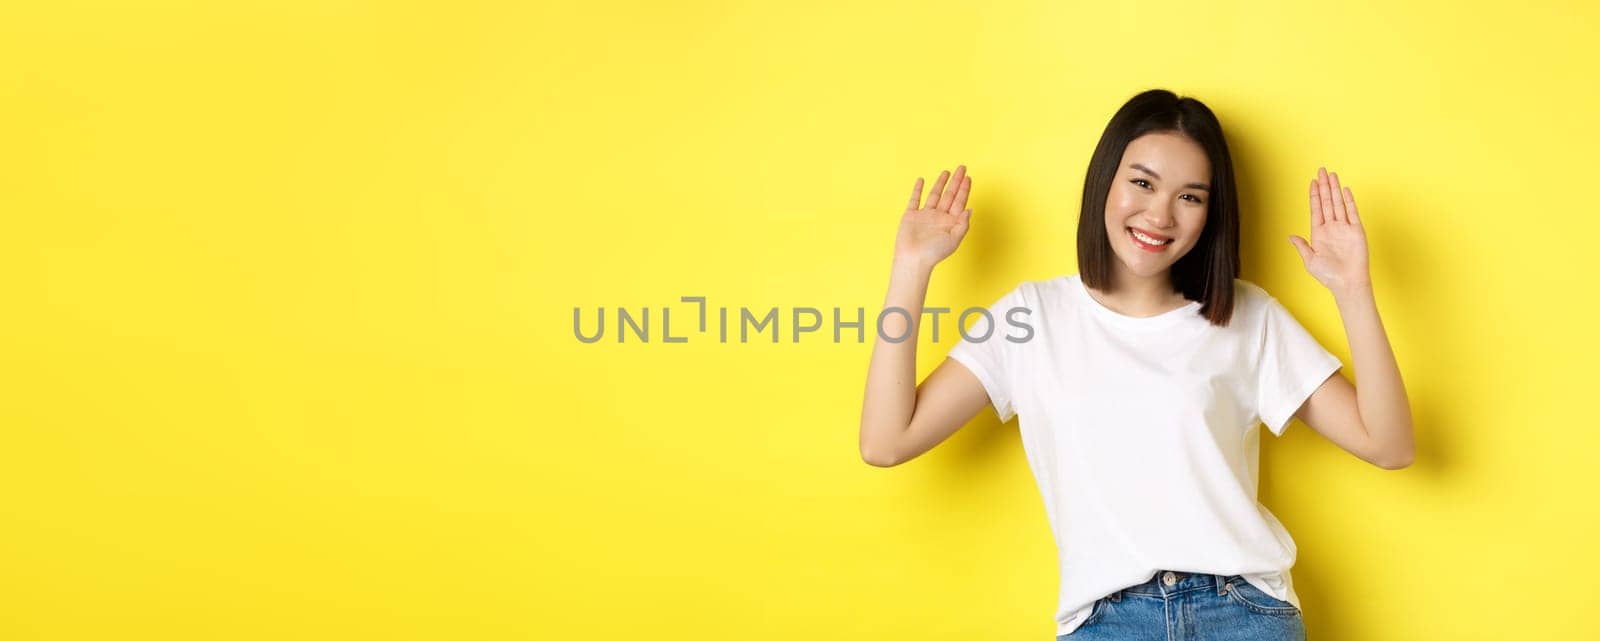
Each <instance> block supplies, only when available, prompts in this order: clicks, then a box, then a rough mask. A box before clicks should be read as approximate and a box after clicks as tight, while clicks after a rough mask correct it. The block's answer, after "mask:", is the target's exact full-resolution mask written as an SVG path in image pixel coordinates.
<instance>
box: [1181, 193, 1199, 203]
mask: <svg viewBox="0 0 1600 641" xmlns="http://www.w3.org/2000/svg"><path fill="white" fill-rule="evenodd" d="M1180 198H1188V199H1189V200H1190V201H1193V202H1194V203H1195V204H1196V205H1204V204H1205V201H1203V200H1200V198H1199V197H1198V196H1195V195H1194V194H1184V195H1182V196H1180Z"/></svg>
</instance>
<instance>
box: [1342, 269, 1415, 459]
mask: <svg viewBox="0 0 1600 641" xmlns="http://www.w3.org/2000/svg"><path fill="white" fill-rule="evenodd" d="M1334 300H1335V302H1336V303H1337V304H1338V306H1339V315H1340V317H1341V318H1342V319H1343V320H1344V330H1345V334H1346V336H1347V337H1348V338H1349V341H1350V358H1351V360H1352V361H1353V363H1354V366H1355V377H1356V406H1357V408H1358V409H1359V410H1360V413H1361V423H1362V425H1363V426H1364V427H1365V428H1366V430H1367V435H1368V437H1370V438H1371V439H1372V441H1373V443H1375V444H1376V445H1377V446H1378V448H1379V449H1381V450H1382V451H1384V452H1386V453H1388V454H1389V455H1390V456H1392V457H1393V458H1395V459H1399V460H1404V461H1409V460H1410V459H1411V457H1412V454H1413V452H1414V450H1415V443H1414V440H1413V435H1412V425H1411V404H1410V402H1409V401H1408V400H1407V399H1406V389H1405V384H1404V383H1403V382H1401V380H1400V366H1399V364H1397V363H1396V362H1395V358H1394V350H1393V349H1391V347H1390V346H1389V337H1388V335H1387V334H1386V333H1385V332H1384V330H1383V320H1382V319H1381V318H1380V317H1379V316H1378V303H1377V299H1376V298H1375V297H1374V296H1373V293H1372V285H1371V284H1370V283H1362V284H1358V285H1356V286H1352V287H1349V288H1345V289H1341V290H1335V291H1334Z"/></svg>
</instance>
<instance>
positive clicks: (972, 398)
mask: <svg viewBox="0 0 1600 641" xmlns="http://www.w3.org/2000/svg"><path fill="white" fill-rule="evenodd" d="M947 179H948V180H947ZM922 186H923V183H922V179H920V178H919V179H917V181H916V185H915V186H914V187H913V188H912V193H911V202H910V203H909V205H908V206H907V208H906V212H905V215H904V216H903V217H902V218H901V222H900V230H899V235H898V238H897V239H896V241H895V254H894V262H893V270H892V272H891V275H890V279H889V291H888V295H887V297H886V299H885V303H884V305H885V308H886V309H887V308H889V307H898V308H902V309H904V310H906V311H907V312H909V313H908V314H905V315H901V314H886V315H884V316H883V317H882V323H883V327H882V328H881V331H880V332H879V338H878V340H877V343H876V345H875V347H874V348H873V352H872V361H871V364H870V366H869V368H868V372H867V385H866V397H865V401H864V403H863V406H862V411H861V442H860V446H861V454H862V457H863V458H864V459H865V460H866V461H867V462H868V463H871V464H873V465H877V466H893V465H898V464H900V463H904V462H906V461H908V460H911V459H913V458H915V457H917V456H918V455H920V454H922V453H923V452H926V451H928V450H929V449H930V448H932V447H933V446H934V445H937V444H938V443H940V442H942V441H944V440H945V439H946V438H947V437H949V436H950V434H951V433H953V432H955V431H956V430H957V429H958V428H960V427H961V426H962V425H964V424H966V423H967V421H969V420H970V419H972V418H973V417H974V416H976V415H977V413H978V412H979V411H980V410H982V409H983V407H984V406H985V405H992V406H993V407H994V408H995V412H996V414H997V415H998V416H999V417H1000V420H1001V421H1002V422H1005V421H1009V420H1010V418H1011V417H1012V416H1019V417H1020V429H1021V430H1022V441H1023V447H1024V450H1025V451H1026V453H1027V459H1028V464H1029V467H1030V468H1032V471H1033V474H1034V478H1035V480H1037V481H1038V483H1039V489H1040V493H1041V495H1042V497H1043V498H1044V502H1045V508H1046V512H1047V514H1048V517H1049V521H1050V525H1051V529H1052V532H1053V534H1054V536H1055V539H1056V544H1057V546H1058V552H1059V561H1060V572H1061V593H1060V600H1059V603H1058V610H1057V612H1056V624H1057V625H1056V634H1057V635H1058V636H1060V637H1068V636H1070V637H1072V638H1084V639H1167V638H1169V634H1171V633H1174V632H1176V631H1184V632H1183V633H1184V634H1185V635H1187V636H1185V638H1197V639H1303V638H1304V637H1305V628H1304V622H1303V620H1302V618H1301V615H1300V608H1299V603H1300V601H1299V597H1298V596H1296V594H1295V592H1294V589H1293V585H1292V583H1291V581H1290V576H1289V568H1290V566H1292V565H1293V564H1294V559H1295V553H1296V548H1295V544H1294V541H1293V539H1292V538H1291V537H1290V536H1289V534H1288V532H1286V531H1285V530H1284V528H1283V525H1282V524H1281V523H1280V522H1279V521H1278V520H1277V519H1276V518H1275V517H1274V516H1273V515H1272V513H1271V512H1270V511H1268V510H1267V509H1266V508H1265V507H1263V506H1261V504H1260V503H1259V502H1258V501H1257V500H1256V489H1257V488H1256V481H1257V469H1258V468H1257V462H1258V458H1257V455H1258V451H1259V443H1260V438H1259V437H1260V430H1259V427H1260V425H1261V424H1263V423H1265V424H1266V426H1267V427H1268V429H1270V430H1271V431H1272V433H1273V434H1274V435H1280V434H1282V433H1283V430H1284V428H1285V427H1287V426H1288V423H1289V421H1290V419H1291V418H1298V419H1300V420H1301V421H1303V422H1304V423H1305V424H1306V425H1309V426H1310V427H1311V428H1312V429H1314V430H1316V431H1317V432H1318V433H1319V434H1322V435H1323V436H1324V437H1326V438H1328V439H1329V440H1331V441H1333V442H1334V444H1336V445H1338V446H1339V447H1340V448H1343V449H1344V450H1346V451H1348V452H1350V453H1351V454H1354V455H1356V456H1357V457H1360V458H1361V459H1362V460H1365V461H1367V462H1369V463H1372V464H1373V465H1377V466H1379V467H1381V468H1384V469H1398V468H1402V467H1405V466H1406V465H1409V464H1410V462H1411V458H1412V451H1413V439H1412V428H1411V414H1410V409H1409V407H1408V403H1407V400H1406V394H1405V388H1404V387H1403V385H1402V383H1401V380H1400V372H1399V368H1398V366H1397V365H1396V364H1395V359H1394V354H1393V353H1392V351H1391V350H1390V347H1389V342H1388V338H1387V336H1386V335H1385V334H1384V330H1383V325H1382V323H1381V321H1380V320H1379V317H1378V308H1377V304H1376V303H1375V301H1374V298H1373V293H1372V281H1371V278H1370V276H1369V273H1368V269H1367V243H1366V238H1365V235H1364V232H1363V231H1362V227H1361V217H1360V215H1359V214H1358V213H1357V211H1356V203H1355V197H1354V195H1353V194H1352V193H1351V191H1350V189H1349V188H1348V187H1341V185H1340V184H1339V176H1338V174H1330V173H1328V172H1327V171H1325V170H1321V169H1319V170H1318V172H1317V177H1316V178H1315V179H1313V180H1312V181H1311V185H1310V208H1311V234H1310V240H1309V241H1307V240H1306V239H1303V238H1300V237H1297V236H1291V237H1290V239H1289V240H1290V242H1291V243H1292V244H1293V245H1294V247H1295V249H1296V250H1297V251H1298V252H1299V253H1300V258H1301V259H1302V261H1303V262H1304V264H1305V267H1306V270H1307V271H1309V272H1310V273H1311V275H1312V276H1313V277H1314V278H1315V279H1316V280H1317V282H1319V283H1321V284H1322V285H1323V286H1324V287H1326V288H1327V289H1328V290H1329V291H1330V292H1332V294H1333V296H1334V300H1335V301H1336V303H1337V305H1338V308H1339V313H1340V315H1341V316H1342V317H1343V320H1344V328H1345V332H1346V335H1347V336H1348V338H1349V342H1350V352H1351V358H1352V360H1353V362H1354V365H1355V369H1356V374H1357V376H1358V377H1359V379H1360V381H1361V387H1360V391H1359V393H1358V392H1357V389H1356V387H1355V386H1354V385H1352V384H1351V383H1350V381H1348V380H1346V379H1345V377H1343V376H1340V375H1338V373H1339V368H1340V365H1341V364H1340V362H1339V359H1338V358H1337V357H1335V356H1333V355H1332V354H1331V353H1329V352H1328V351H1327V350H1326V349H1323V347H1322V346H1321V345H1319V344H1318V343H1317V341H1316V340H1315V339H1314V338H1312V337H1311V335H1310V334H1309V333H1308V332H1306V330H1305V329H1304V328H1303V327H1302V326H1301V325H1300V324H1299V323H1298V322H1297V321H1296V320H1295V319H1294V317H1293V316H1292V315H1291V314H1290V313H1289V312H1288V311H1287V310H1286V309H1285V308H1284V307H1283V306H1282V305H1281V304H1279V303H1278V301H1277V300H1276V299H1274V298H1273V297H1272V296H1270V295H1268V294H1267V293H1266V292H1265V291H1263V290H1262V289H1261V288H1259V287H1257V286H1256V285H1254V284H1253V283H1250V282H1248V281H1245V280H1240V279H1239V278H1238V275H1239V213H1238V192H1237V190H1236V189H1235V187H1234V176H1233V165H1232V160H1231V159H1230V158H1229V156H1228V147H1227V144H1226V142H1225V141H1224V139H1223V134H1222V127H1221V125H1220V124H1219V123H1218V122H1217V119H1216V117H1215V116H1214V115H1213V114H1212V112H1211V110H1210V109H1208V108H1207V107H1206V106H1205V105H1204V104H1202V103H1200V102H1199V101H1197V100H1195V99H1193V98H1179V97H1178V96H1176V95H1174V94H1173V93H1171V92H1168V91H1163V90H1152V91H1147V92H1144V93H1141V94H1139V95H1137V96H1135V97H1133V98H1132V99H1131V100H1129V101H1128V102H1127V104H1125V105H1123V107H1122V108H1121V109H1120V110H1118V111H1117V113H1116V115H1114V116H1113V117H1112V119H1111V122H1110V123H1109V124H1108V125H1107V126H1106V129H1105V132H1104V134H1103V135H1102V136H1101V138H1100V143H1099V145H1098V146H1097V147H1096V148H1095V151H1094V155H1093V157H1092V159H1091V161H1090V163H1089V170H1088V176H1087V178H1086V179H1085V181H1084V186H1083V201H1082V213H1081V215H1080V217H1079V221H1078V273H1077V274H1073V275H1069V276H1061V277H1057V278H1054V279H1050V280H1045V281H1029V282H1023V283H1022V284H1020V285H1018V286H1017V287H1016V288H1015V289H1013V290H1011V291H1010V292H1009V293H1007V294H1006V295H1005V296H1002V297H1001V298H1000V300H999V301H997V302H995V303H994V304H993V305H992V306H990V307H989V309H988V312H989V315H988V317H986V318H984V319H982V320H980V321H979V323H978V324H977V326H975V327H974V328H973V329H972V331H971V332H970V333H969V334H965V335H964V337H974V338H969V339H966V340H962V341H960V342H958V343H957V344H956V345H955V346H954V347H953V348H951V350H950V352H949V358H947V359H946V360H945V361H944V362H943V363H942V364H940V365H939V367H938V368H936V369H935V370H934V371H933V372H932V373H931V374H929V375H928V377H927V378H926V379H925V380H923V381H922V383H921V384H920V385H916V384H914V381H915V376H916V372H915V363H916V344H917V341H916V334H915V332H916V329H917V328H916V327H915V324H911V325H912V326H910V327H907V324H908V322H909V320H910V319H917V318H920V317H921V315H922V304H923V299H924V297H925V295H926V292H927V287H928V280H929V277H930V275H931V273H932V270H933V267H934V265H936V264H937V263H938V262H939V261H941V260H943V259H944V258H945V257H947V256H949V255H950V254H951V253H952V252H954V251H955V249H956V247H957V246H958V245H959V244H960V243H961V239H962V238H963V237H964V236H965V235H966V232H967V229H968V226H969V221H970V219H971V216H972V210H970V209H967V208H966V203H967V196H968V194H969V193H970V191H971V187H972V178H971V177H970V176H968V175H966V167H965V166H959V167H957V168H956V170H955V174H954V175H953V176H951V175H950V174H949V172H941V173H940V174H939V178H938V180H936V181H935V182H934V184H933V189H932V191H931V192H930V193H929V195H928V199H927V201H926V202H925V203H923V204H920V205H919V201H920V200H921V198H922ZM995 318H1001V319H1007V320H1008V321H1013V323H1012V324H1013V326H1019V327H1026V331H1016V330H1015V329H1014V328H1013V329H1012V330H1011V331H1005V330H1004V328H1002V327H999V326H995V325H994V322H995V321H994V319H995ZM985 325H987V327H984V326H985ZM908 333H909V335H910V339H909V340H900V341H896V342H890V341H889V340H886V339H885V338H884V337H885V336H892V337H900V336H906V335H907V334H908ZM984 338H986V340H985V339H984ZM1169 631H1172V632H1169Z"/></svg>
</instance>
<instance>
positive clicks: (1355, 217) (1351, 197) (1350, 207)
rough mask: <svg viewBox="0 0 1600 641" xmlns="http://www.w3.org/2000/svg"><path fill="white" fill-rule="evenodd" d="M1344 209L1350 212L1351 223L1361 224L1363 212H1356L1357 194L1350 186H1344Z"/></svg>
mask: <svg viewBox="0 0 1600 641" xmlns="http://www.w3.org/2000/svg"><path fill="white" fill-rule="evenodd" d="M1344 211H1345V213H1347V214H1350V224H1352V225H1359V224H1361V214H1359V213H1356V195H1355V194H1354V193H1352V192H1351V191H1350V188H1349V187H1345V188H1344Z"/></svg>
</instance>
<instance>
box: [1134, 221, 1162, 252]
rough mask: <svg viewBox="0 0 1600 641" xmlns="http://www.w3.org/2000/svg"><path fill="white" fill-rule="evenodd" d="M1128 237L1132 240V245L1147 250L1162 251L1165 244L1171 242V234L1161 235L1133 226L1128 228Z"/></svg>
mask: <svg viewBox="0 0 1600 641" xmlns="http://www.w3.org/2000/svg"><path fill="white" fill-rule="evenodd" d="M1141 236H1143V238H1141ZM1128 239H1129V240H1132V241H1133V246H1134V247H1138V248H1139V249H1143V250H1145V251H1148V252H1159V251H1164V250H1165V249H1166V248H1167V245H1171V244H1172V237H1171V236H1162V235H1161V234H1157V233H1154V232H1150V231H1146V230H1143V229H1136V228H1133V227H1129V228H1128Z"/></svg>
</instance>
